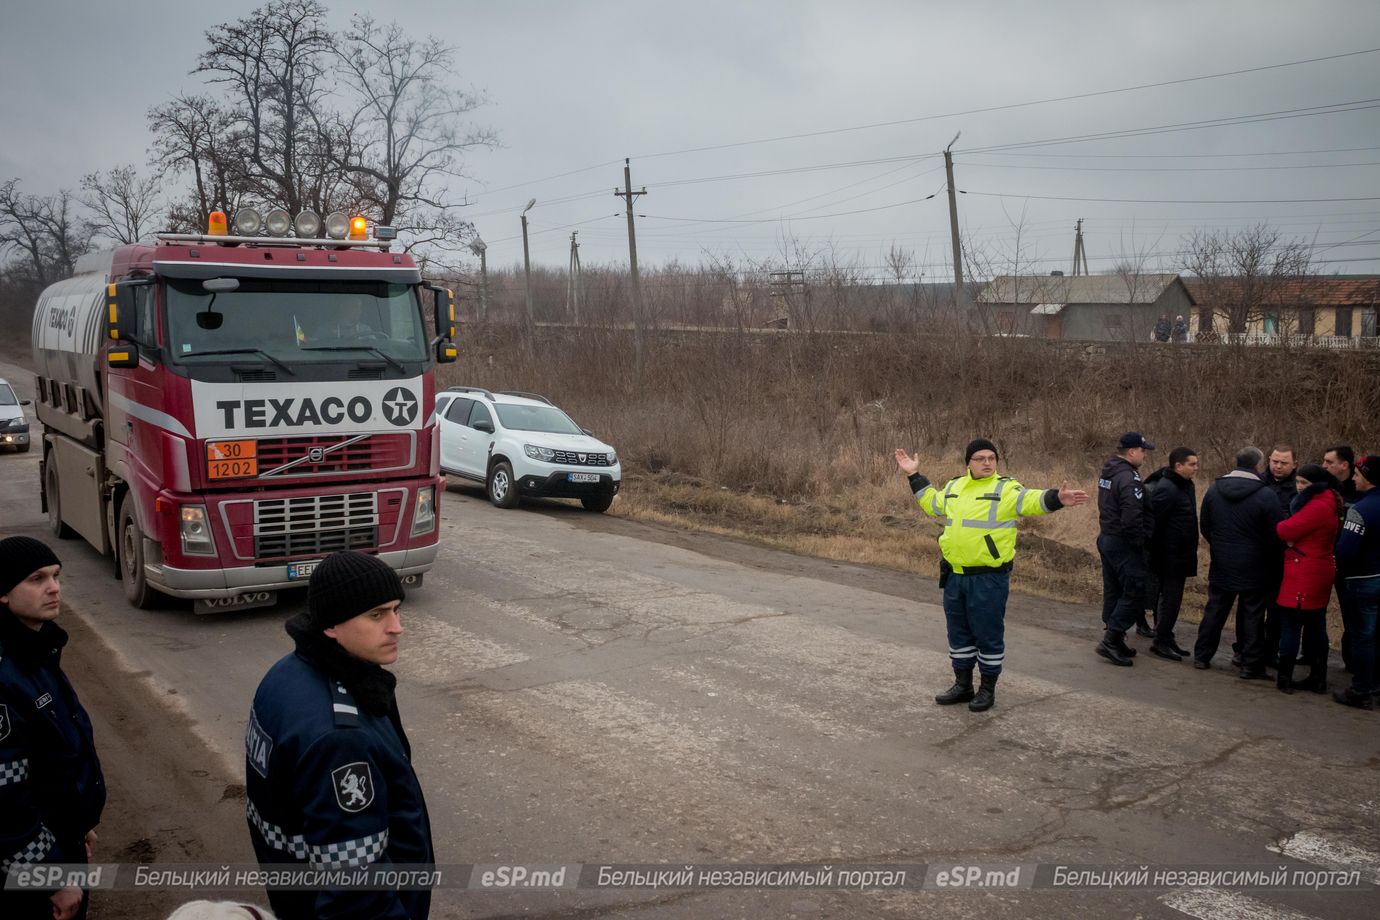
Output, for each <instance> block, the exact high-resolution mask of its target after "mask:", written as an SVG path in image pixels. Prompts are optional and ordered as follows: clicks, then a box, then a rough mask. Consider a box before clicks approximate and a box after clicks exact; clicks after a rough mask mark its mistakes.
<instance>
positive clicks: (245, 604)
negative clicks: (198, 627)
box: [192, 591, 278, 614]
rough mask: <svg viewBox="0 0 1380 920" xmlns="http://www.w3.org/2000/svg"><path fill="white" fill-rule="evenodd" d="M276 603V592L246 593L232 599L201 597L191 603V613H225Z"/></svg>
mask: <svg viewBox="0 0 1380 920" xmlns="http://www.w3.org/2000/svg"><path fill="white" fill-rule="evenodd" d="M277 602H278V592H277V591H248V592H246V593H244V594H236V595H234V596H233V597H203V598H199V599H197V600H196V601H194V602H193V603H192V612H193V613H198V614H205V613H225V612H227V611H230V610H248V609H250V608H251V607H267V606H269V605H270V604H275V603H277Z"/></svg>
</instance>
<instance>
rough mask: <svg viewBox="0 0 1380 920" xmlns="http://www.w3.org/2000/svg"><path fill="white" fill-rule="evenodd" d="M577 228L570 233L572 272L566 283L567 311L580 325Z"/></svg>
mask: <svg viewBox="0 0 1380 920" xmlns="http://www.w3.org/2000/svg"><path fill="white" fill-rule="evenodd" d="M579 232H580V231H579V230H576V231H574V232H572V233H571V234H570V274H569V276H568V280H567V281H566V285H565V312H566V313H567V314H569V315H570V316H571V317H572V319H573V320H574V322H575V325H577V326H578V325H580V285H581V283H582V279H581V278H580V244H579V243H578V242H576V241H575V237H576V235H577V234H579Z"/></svg>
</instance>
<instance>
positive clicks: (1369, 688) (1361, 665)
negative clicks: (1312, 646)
mask: <svg viewBox="0 0 1380 920" xmlns="http://www.w3.org/2000/svg"><path fill="white" fill-rule="evenodd" d="M1355 479H1356V493H1357V496H1358V497H1357V499H1356V504H1354V505H1352V506H1351V508H1349V509H1348V510H1347V513H1346V522H1345V523H1344V524H1343V525H1342V532H1341V535H1340V536H1339V537H1338V538H1337V569H1338V574H1340V575H1341V578H1342V580H1343V581H1344V582H1345V583H1346V592H1347V595H1348V597H1350V598H1351V602H1352V604H1351V613H1350V616H1349V617H1347V612H1346V610H1345V609H1343V611H1342V615H1343V617H1346V620H1345V622H1346V632H1347V635H1348V636H1350V637H1351V686H1350V687H1347V688H1346V689H1344V690H1339V691H1337V692H1336V693H1335V694H1333V699H1335V700H1336V701H1337V702H1339V703H1344V704H1346V705H1347V706H1355V707H1357V708H1358V709H1374V708H1375V700H1374V696H1373V694H1374V692H1375V689H1376V687H1375V658H1376V652H1375V637H1376V618H1377V616H1380V488H1377V485H1380V457H1376V456H1371V457H1364V458H1362V459H1361V460H1360V461H1359V462H1358V463H1357V464H1356V475H1355Z"/></svg>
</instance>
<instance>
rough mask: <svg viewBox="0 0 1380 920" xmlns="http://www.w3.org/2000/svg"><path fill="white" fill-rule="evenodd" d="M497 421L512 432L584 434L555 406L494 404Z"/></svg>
mask: <svg viewBox="0 0 1380 920" xmlns="http://www.w3.org/2000/svg"><path fill="white" fill-rule="evenodd" d="M494 408H495V409H497V410H498V420H499V421H500V422H502V423H503V427H504V428H508V429H511V430H513V431H545V432H549V433H551V434H584V432H583V431H581V430H580V426H579V425H577V424H575V423H574V422H572V421H571V420H570V416H568V415H566V414H565V413H564V412H562V411H561V410H560V409H557V408H556V407H555V406H524V405H517V404H512V403H494Z"/></svg>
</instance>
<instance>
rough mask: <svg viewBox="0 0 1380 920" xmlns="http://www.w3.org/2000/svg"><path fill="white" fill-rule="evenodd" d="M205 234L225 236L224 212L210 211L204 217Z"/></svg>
mask: <svg viewBox="0 0 1380 920" xmlns="http://www.w3.org/2000/svg"><path fill="white" fill-rule="evenodd" d="M206 235H207V236H225V235H226V230H225V212H224V211H212V212H211V213H210V215H208V216H207V218H206Z"/></svg>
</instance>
